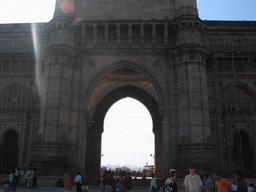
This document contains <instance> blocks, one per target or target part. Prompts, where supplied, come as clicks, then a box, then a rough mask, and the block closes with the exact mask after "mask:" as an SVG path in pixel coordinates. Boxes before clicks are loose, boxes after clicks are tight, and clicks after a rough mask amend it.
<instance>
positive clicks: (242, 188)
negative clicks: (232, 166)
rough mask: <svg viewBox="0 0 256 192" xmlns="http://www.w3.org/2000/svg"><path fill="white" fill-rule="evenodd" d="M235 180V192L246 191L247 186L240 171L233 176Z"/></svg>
mask: <svg viewBox="0 0 256 192" xmlns="http://www.w3.org/2000/svg"><path fill="white" fill-rule="evenodd" d="M235 178H236V180H237V192H244V191H247V190H248V189H247V184H246V182H245V180H244V179H243V173H242V171H237V172H236V174H235Z"/></svg>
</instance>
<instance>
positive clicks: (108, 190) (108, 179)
mask: <svg viewBox="0 0 256 192" xmlns="http://www.w3.org/2000/svg"><path fill="white" fill-rule="evenodd" d="M104 180H105V192H112V191H113V188H112V184H113V177H112V175H111V171H108V174H107V175H106V176H105V178H104Z"/></svg>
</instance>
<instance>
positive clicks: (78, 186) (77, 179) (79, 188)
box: [74, 172, 82, 192]
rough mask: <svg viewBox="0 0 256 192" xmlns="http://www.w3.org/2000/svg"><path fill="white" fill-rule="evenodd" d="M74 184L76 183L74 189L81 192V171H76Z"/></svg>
mask: <svg viewBox="0 0 256 192" xmlns="http://www.w3.org/2000/svg"><path fill="white" fill-rule="evenodd" d="M74 181H75V184H76V191H77V192H82V176H81V172H78V173H77V176H76V177H75V179H74Z"/></svg>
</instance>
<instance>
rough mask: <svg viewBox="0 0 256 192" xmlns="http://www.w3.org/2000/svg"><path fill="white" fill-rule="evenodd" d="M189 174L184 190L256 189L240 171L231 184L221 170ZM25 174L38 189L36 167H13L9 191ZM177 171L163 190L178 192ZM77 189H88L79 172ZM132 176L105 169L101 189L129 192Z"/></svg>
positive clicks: (241, 191) (236, 191) (226, 191)
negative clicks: (223, 176) (218, 171)
mask: <svg viewBox="0 0 256 192" xmlns="http://www.w3.org/2000/svg"><path fill="white" fill-rule="evenodd" d="M189 172H190V174H189V175H187V176H186V177H185V179H184V182H183V185H184V187H185V192H256V189H255V185H254V183H250V184H249V186H247V183H246V181H245V180H244V178H243V174H242V172H241V171H237V172H236V174H235V179H234V181H233V183H232V185H231V184H230V183H229V182H228V181H227V180H225V179H224V178H222V176H221V174H220V173H217V174H216V175H215V174H213V172H212V171H209V172H208V173H206V174H205V175H200V176H199V175H197V174H195V168H194V167H190V168H189ZM21 176H24V177H25V186H26V187H27V188H30V189H32V188H37V177H38V171H37V169H28V170H27V172H26V174H24V172H23V171H20V169H19V168H17V169H15V170H14V171H13V172H12V173H11V174H10V175H9V180H8V187H7V190H8V191H16V189H15V188H16V186H17V185H18V183H19V181H20V177H21ZM151 176H152V179H151V182H150V186H149V190H150V191H152V192H158V191H160V187H159V186H158V185H157V180H156V178H155V174H154V173H152V174H151ZM176 179H177V171H176V170H175V169H171V170H170V171H169V176H168V178H167V179H166V180H165V183H164V186H163V192H177V191H178V187H177V183H176V182H177V181H176ZM74 183H75V184H76V191H77V192H89V190H88V186H87V184H86V183H85V182H84V183H82V176H81V172H78V174H77V176H76V177H75V179H74ZM132 186H133V179H132V177H131V176H130V173H129V172H127V173H126V172H120V175H119V176H115V175H114V173H113V172H110V171H105V172H104V174H103V175H102V177H101V178H100V192H128V191H130V190H131V189H132ZM64 189H65V192H68V191H71V190H72V184H71V178H70V171H69V170H67V171H66V173H65V174H64Z"/></svg>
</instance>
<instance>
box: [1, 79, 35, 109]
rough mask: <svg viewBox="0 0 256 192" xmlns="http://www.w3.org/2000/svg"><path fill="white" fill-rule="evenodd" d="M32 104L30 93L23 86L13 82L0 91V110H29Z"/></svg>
mask: <svg viewBox="0 0 256 192" xmlns="http://www.w3.org/2000/svg"><path fill="white" fill-rule="evenodd" d="M32 106H33V100H32V98H31V93H30V91H29V90H28V89H27V88H26V87H24V86H21V85H19V84H17V83H14V84H11V85H9V86H7V87H5V88H4V89H2V91H1V92H0V110H1V111H29V110H30V109H31V108H32Z"/></svg>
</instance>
